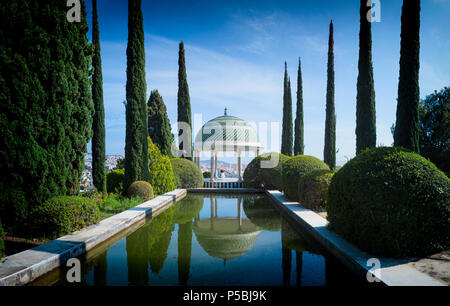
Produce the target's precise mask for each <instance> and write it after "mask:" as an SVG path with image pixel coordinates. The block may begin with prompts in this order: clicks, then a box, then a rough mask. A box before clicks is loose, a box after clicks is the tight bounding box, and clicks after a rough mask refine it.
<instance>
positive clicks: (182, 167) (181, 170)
mask: <svg viewBox="0 0 450 306" xmlns="http://www.w3.org/2000/svg"><path fill="white" fill-rule="evenodd" d="M170 161H171V163H172V168H173V174H174V176H175V187H176V188H202V187H203V172H202V170H200V168H199V167H198V166H197V165H196V164H195V163H194V162H192V161H190V160H188V159H185V158H172V159H171V160H170Z"/></svg>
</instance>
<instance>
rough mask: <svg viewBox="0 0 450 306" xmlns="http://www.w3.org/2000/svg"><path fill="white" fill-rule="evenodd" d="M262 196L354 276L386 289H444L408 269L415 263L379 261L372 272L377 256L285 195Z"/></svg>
mask: <svg viewBox="0 0 450 306" xmlns="http://www.w3.org/2000/svg"><path fill="white" fill-rule="evenodd" d="M265 193H266V194H267V195H268V196H269V197H270V198H271V199H272V200H273V201H274V202H275V204H277V207H278V208H279V209H280V210H281V211H283V212H285V213H286V215H287V216H288V217H289V218H290V219H291V221H293V222H294V223H295V224H296V225H298V226H299V227H300V228H301V229H303V230H306V231H307V232H308V233H309V234H310V235H311V236H312V237H313V238H314V239H315V240H316V241H317V242H319V243H320V245H322V246H323V247H324V248H325V249H326V250H327V251H328V252H330V253H331V254H332V255H334V256H335V257H336V258H337V259H338V260H339V261H340V262H341V263H343V264H344V265H345V266H346V267H347V268H349V269H350V270H351V271H353V272H354V273H355V274H356V275H359V276H360V277H363V278H365V277H366V275H367V273H372V272H375V273H377V278H378V279H379V280H380V282H381V283H383V284H385V285H387V286H447V284H445V283H443V282H441V281H439V280H437V279H435V278H432V277H431V276H429V275H427V274H425V273H423V272H421V271H419V270H417V269H415V268H414V267H412V266H411V265H409V264H410V263H411V262H413V261H415V260H414V259H391V258H378V259H379V261H380V264H381V268H380V269H376V270H375V269H372V266H367V262H368V260H369V259H371V258H377V256H375V255H371V254H368V253H366V252H363V251H361V250H359V249H358V248H357V247H356V246H354V245H353V244H351V243H349V242H348V241H346V240H345V239H343V238H342V237H340V236H339V235H337V234H335V233H334V232H332V231H331V230H329V229H328V228H327V225H328V221H327V220H326V219H325V218H323V217H321V216H319V215H318V214H317V213H315V212H313V211H312V210H309V209H307V208H304V207H303V206H301V205H300V203H298V202H292V201H289V200H287V199H286V198H285V197H284V194H283V193H282V192H280V191H278V190H277V191H275V190H266V191H265ZM369 270H370V271H369ZM372 276H373V273H372Z"/></svg>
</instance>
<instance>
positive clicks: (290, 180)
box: [281, 155, 330, 201]
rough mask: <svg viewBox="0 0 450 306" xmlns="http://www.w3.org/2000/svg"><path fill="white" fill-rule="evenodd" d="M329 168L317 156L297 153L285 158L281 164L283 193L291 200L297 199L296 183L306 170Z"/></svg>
mask: <svg viewBox="0 0 450 306" xmlns="http://www.w3.org/2000/svg"><path fill="white" fill-rule="evenodd" d="M315 169H321V170H330V168H329V167H328V166H327V164H325V163H324V162H323V161H321V160H320V159H318V158H315V157H313V156H308V155H297V156H294V157H291V158H289V159H287V160H286V161H285V162H283V164H282V166H281V185H282V187H283V193H284V195H285V196H286V197H287V198H288V199H290V200H293V201H298V200H299V199H298V183H299V182H300V180H301V179H302V177H303V176H304V175H305V174H307V173H308V172H310V171H312V170H315Z"/></svg>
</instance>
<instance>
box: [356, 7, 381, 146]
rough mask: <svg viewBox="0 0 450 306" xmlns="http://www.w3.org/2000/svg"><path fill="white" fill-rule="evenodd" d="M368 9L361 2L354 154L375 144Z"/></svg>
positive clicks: (373, 94) (373, 90) (370, 32)
mask: <svg viewBox="0 0 450 306" xmlns="http://www.w3.org/2000/svg"><path fill="white" fill-rule="evenodd" d="M369 9H370V7H368V6H367V1H366V0H361V6H360V10H359V13H360V21H359V22H360V30H359V60H358V71H359V73H358V83H357V95H356V130H355V132H356V154H358V153H360V152H361V151H363V150H365V149H366V148H369V147H375V146H376V142H377V130H376V114H375V89H374V81H373V67H372V30H371V27H372V26H371V23H370V22H369V21H368V20H367V13H368V11H369Z"/></svg>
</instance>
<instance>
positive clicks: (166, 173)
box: [148, 137, 175, 195]
mask: <svg viewBox="0 0 450 306" xmlns="http://www.w3.org/2000/svg"><path fill="white" fill-rule="evenodd" d="M148 170H149V172H150V178H149V180H148V182H149V183H150V185H152V187H153V191H154V192H155V194H157V195H159V194H163V193H166V192H168V191H171V190H174V189H175V178H174V175H173V170H172V163H171V162H170V158H169V157H168V156H165V155H162V154H161V152H160V151H159V149H158V147H157V146H156V145H155V144H154V143H153V141H152V140H151V139H150V137H148Z"/></svg>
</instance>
